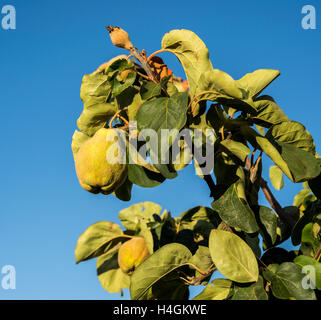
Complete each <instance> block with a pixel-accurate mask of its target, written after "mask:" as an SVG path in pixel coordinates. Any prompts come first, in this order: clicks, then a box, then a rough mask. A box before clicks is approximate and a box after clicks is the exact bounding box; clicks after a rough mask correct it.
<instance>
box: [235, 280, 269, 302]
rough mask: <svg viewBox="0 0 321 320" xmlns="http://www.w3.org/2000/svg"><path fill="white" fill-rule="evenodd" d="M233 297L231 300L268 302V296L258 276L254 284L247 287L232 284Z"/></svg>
mask: <svg viewBox="0 0 321 320" xmlns="http://www.w3.org/2000/svg"><path fill="white" fill-rule="evenodd" d="M233 292H234V293H233V296H232V299H231V300H268V295H267V293H266V292H265V289H264V283H263V278H262V277H261V276H259V279H258V281H257V282H256V283H253V284H251V285H247V286H241V285H239V284H236V283H235V284H234V288H233Z"/></svg>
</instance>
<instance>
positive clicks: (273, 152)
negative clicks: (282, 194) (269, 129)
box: [240, 126, 293, 181]
mask: <svg viewBox="0 0 321 320" xmlns="http://www.w3.org/2000/svg"><path fill="white" fill-rule="evenodd" d="M240 130H241V133H242V135H244V137H245V138H246V139H247V140H248V141H249V142H250V143H251V144H252V145H253V147H254V148H255V149H260V150H263V152H264V153H265V154H266V155H267V156H268V157H269V158H270V159H271V160H272V161H273V162H274V163H275V164H276V165H277V166H278V167H279V168H280V169H281V170H282V171H283V172H284V173H285V174H286V176H287V177H288V178H289V179H291V180H292V181H293V177H292V173H291V171H290V169H289V167H288V164H287V163H286V162H285V160H284V159H283V158H282V156H281V154H280V153H279V151H278V149H277V148H276V147H275V146H274V145H273V144H272V143H271V142H270V141H269V140H268V139H267V138H266V137H263V136H261V135H260V134H258V133H257V132H256V131H255V130H254V129H252V128H250V127H248V126H242V127H241V128H240Z"/></svg>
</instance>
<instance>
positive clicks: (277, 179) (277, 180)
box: [270, 165, 284, 190]
mask: <svg viewBox="0 0 321 320" xmlns="http://www.w3.org/2000/svg"><path fill="white" fill-rule="evenodd" d="M270 180H271V182H272V185H273V187H274V188H275V189H276V190H281V189H282V188H283V187H284V181H283V172H282V170H281V169H280V168H279V167H278V166H276V165H274V166H271V167H270Z"/></svg>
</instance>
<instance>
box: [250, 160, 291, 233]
mask: <svg viewBox="0 0 321 320" xmlns="http://www.w3.org/2000/svg"><path fill="white" fill-rule="evenodd" d="M250 162H251V160H250V158H249V157H247V159H246V161H245V165H246V167H247V169H249V170H250V168H251V164H250ZM261 189H262V192H263V194H264V196H265V198H266V200H267V201H268V202H269V204H270V206H271V207H272V209H273V210H274V211H275V212H276V213H277V215H278V216H279V217H280V219H281V220H282V221H283V222H284V223H286V224H287V225H288V226H289V227H290V228H291V229H292V228H293V227H294V225H295V223H296V222H295V221H294V219H293V218H292V217H291V216H290V215H288V214H286V212H285V211H284V210H283V208H282V207H281V205H280V203H279V202H278V201H277V200H276V198H275V197H274V195H273V193H272V191H271V189H270V188H269V186H268V183H267V181H266V180H264V179H263V178H262V177H261Z"/></svg>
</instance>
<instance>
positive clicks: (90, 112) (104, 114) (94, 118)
mask: <svg viewBox="0 0 321 320" xmlns="http://www.w3.org/2000/svg"><path fill="white" fill-rule="evenodd" d="M110 95H111V85H110V83H109V81H108V77H107V75H105V74H104V73H103V72H102V71H100V72H99V71H95V72H93V73H91V74H88V75H85V76H84V77H83V79H82V84H81V88H80V98H81V100H82V101H83V103H84V110H83V112H82V114H81V115H80V117H79V119H78V120H77V125H78V128H79V129H80V130H81V131H82V132H83V133H85V134H87V135H88V136H93V135H94V134H95V132H96V131H97V130H98V129H100V128H103V127H105V126H106V124H108V122H109V120H110V119H111V117H112V116H113V115H114V114H115V113H116V111H117V106H116V105H115V104H113V103H109V102H108V101H109V97H110Z"/></svg>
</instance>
